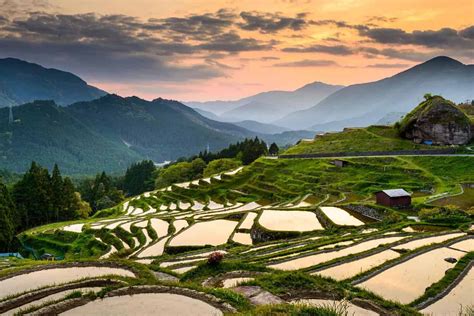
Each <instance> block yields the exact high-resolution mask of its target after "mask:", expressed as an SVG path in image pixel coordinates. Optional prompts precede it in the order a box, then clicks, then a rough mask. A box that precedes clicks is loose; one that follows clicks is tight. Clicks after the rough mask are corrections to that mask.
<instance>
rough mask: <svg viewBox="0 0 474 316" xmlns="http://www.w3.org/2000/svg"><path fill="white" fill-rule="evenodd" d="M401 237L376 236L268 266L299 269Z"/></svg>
mask: <svg viewBox="0 0 474 316" xmlns="http://www.w3.org/2000/svg"><path fill="white" fill-rule="evenodd" d="M401 239H403V237H386V238H378V239H373V240H369V241H364V242H361V243H359V244H357V245H354V246H349V247H346V248H343V249H341V250H335V251H331V252H322V253H318V254H315V255H309V256H304V257H301V258H297V259H293V260H289V261H284V262H281V263H276V264H272V265H270V266H269V267H270V268H274V269H279V270H299V269H304V268H308V267H311V266H315V265H317V264H320V263H323V262H327V261H330V260H334V259H338V258H342V257H345V256H348V255H352V254H356V253H360V252H364V251H367V250H371V249H374V248H376V247H378V246H380V245H383V244H389V243H393V242H396V241H399V240H401Z"/></svg>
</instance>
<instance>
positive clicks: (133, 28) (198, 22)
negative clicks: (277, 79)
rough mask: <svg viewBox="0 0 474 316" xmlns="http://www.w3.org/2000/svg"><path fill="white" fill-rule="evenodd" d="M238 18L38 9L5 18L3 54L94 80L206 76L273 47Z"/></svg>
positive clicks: (222, 13) (0, 32)
mask: <svg viewBox="0 0 474 316" xmlns="http://www.w3.org/2000/svg"><path fill="white" fill-rule="evenodd" d="M234 18H237V16H235V15H233V13H231V12H229V11H226V10H219V11H217V12H216V13H212V14H203V15H190V16H187V17H185V18H182V19H178V20H177V18H169V19H162V20H148V21H145V22H143V21H141V20H139V19H136V18H134V17H130V16H126V15H105V16H100V15H96V14H76V15H59V14H48V13H44V12H34V13H30V14H29V15H28V16H25V17H17V18H14V19H12V20H8V19H2V20H1V21H2V22H0V56H4V57H6V56H15V57H19V58H24V59H28V60H31V61H35V62H39V63H42V64H45V65H53V66H54V67H58V68H63V69H68V70H70V71H74V72H77V73H79V74H81V75H84V76H86V77H93V78H96V80H104V79H107V78H113V79H114V80H117V81H119V80H120V78H124V80H131V81H143V80H164V81H172V80H176V81H182V80H192V79H207V78H212V77H219V76H223V75H224V73H223V71H222V70H223V69H231V68H232V67H229V66H228V67H226V65H224V64H222V63H219V62H215V60H216V59H219V58H222V57H224V56H228V55H229V54H236V53H239V52H243V51H261V50H270V49H272V47H273V45H275V44H276V42H275V41H265V40H257V39H254V38H242V37H241V36H240V35H239V34H237V33H236V32H235V31H233V30H232V29H230V26H231V25H232V23H233V22H232V20H233V19H234ZM177 55H187V56H189V57H196V56H203V55H208V56H207V57H206V58H207V59H205V58H203V59H202V62H201V63H200V64H197V65H192V66H183V65H182V64H183V62H182V58H181V57H177ZM211 61H212V62H211ZM193 64H195V62H194V63H193Z"/></svg>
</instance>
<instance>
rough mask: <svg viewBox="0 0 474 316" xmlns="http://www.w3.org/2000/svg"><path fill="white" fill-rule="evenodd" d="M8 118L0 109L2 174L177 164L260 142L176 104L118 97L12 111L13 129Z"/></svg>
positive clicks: (32, 105) (41, 103)
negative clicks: (38, 168)
mask: <svg viewBox="0 0 474 316" xmlns="http://www.w3.org/2000/svg"><path fill="white" fill-rule="evenodd" d="M8 116H9V109H8V108H3V109H0V169H7V170H10V171H14V172H24V171H25V170H26V169H27V168H28V166H29V165H30V163H31V161H33V160H35V161H37V162H39V163H40V164H42V165H44V166H52V165H53V164H54V163H58V164H59V165H60V166H61V168H62V169H63V170H64V172H65V173H67V174H91V173H96V172H98V171H101V170H105V171H108V172H114V171H121V170H124V169H125V168H126V167H127V166H128V165H129V164H130V163H132V162H134V161H137V160H141V159H145V158H148V159H152V160H154V161H155V162H161V161H164V160H174V159H177V158H179V157H182V156H190V155H194V154H196V153H199V152H200V151H203V150H205V149H206V147H207V146H208V145H209V147H210V149H211V150H213V151H215V150H218V149H221V148H224V147H226V146H227V145H229V144H230V143H234V142H236V141H238V140H240V139H243V138H245V137H253V136H255V134H254V133H251V132H249V131H247V130H245V129H243V128H240V127H237V126H234V125H232V124H228V123H221V122H215V121H212V120H210V119H207V118H204V117H202V116H201V115H199V114H198V113H196V112H195V111H193V110H192V109H190V108H188V107H186V106H185V105H183V104H181V103H179V102H176V101H168V100H164V99H157V100H154V101H152V102H148V101H145V100H141V99H139V98H136V97H130V98H122V97H119V96H117V95H106V96H104V97H102V98H99V99H97V100H93V101H90V102H80V103H76V104H73V105H71V106H70V107H67V108H64V107H60V106H58V105H56V104H55V103H54V102H53V101H36V102H33V103H29V104H24V105H21V106H16V107H13V117H14V122H13V123H9V122H8Z"/></svg>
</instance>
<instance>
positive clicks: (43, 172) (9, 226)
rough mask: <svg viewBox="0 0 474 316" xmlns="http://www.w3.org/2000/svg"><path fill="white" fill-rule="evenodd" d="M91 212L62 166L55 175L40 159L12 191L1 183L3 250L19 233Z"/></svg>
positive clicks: (0, 240) (0, 244) (0, 225)
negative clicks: (65, 174) (61, 170)
mask: <svg viewBox="0 0 474 316" xmlns="http://www.w3.org/2000/svg"><path fill="white" fill-rule="evenodd" d="M90 212H91V209H90V206H89V204H88V203H87V202H85V201H83V200H82V198H81V195H80V193H79V192H77V190H76V188H75V186H74V184H73V182H72V180H71V179H70V178H68V177H62V175H61V172H60V170H59V167H58V166H57V165H55V166H54V168H53V171H52V174H50V173H49V171H48V169H46V168H43V167H42V166H40V165H39V164H37V163H36V162H33V163H32V164H31V167H30V169H29V170H28V171H27V172H26V173H25V174H24V175H23V177H21V179H20V180H19V181H18V182H16V183H15V184H14V185H13V187H12V188H11V189H10V190H8V189H7V187H6V186H5V185H4V184H3V183H1V182H0V251H9V250H12V248H13V247H14V244H15V243H14V241H15V238H14V237H15V234H16V233H18V232H21V231H24V230H26V229H29V228H32V227H35V226H39V225H44V224H49V223H53V222H59V221H67V220H72V219H77V218H85V217H87V216H88V215H89V213H90Z"/></svg>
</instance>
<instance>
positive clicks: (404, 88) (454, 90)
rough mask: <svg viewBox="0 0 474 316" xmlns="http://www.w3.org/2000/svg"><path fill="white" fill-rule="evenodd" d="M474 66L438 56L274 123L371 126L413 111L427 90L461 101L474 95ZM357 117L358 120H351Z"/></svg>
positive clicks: (310, 126)
mask: <svg viewBox="0 0 474 316" xmlns="http://www.w3.org/2000/svg"><path fill="white" fill-rule="evenodd" d="M473 86H474V66H473V65H465V64H462V63H460V62H458V61H456V60H454V59H451V58H449V57H436V58H433V59H431V60H429V61H427V62H425V63H422V64H420V65H417V66H415V67H413V68H410V69H408V70H406V71H404V72H401V73H399V74H396V75H394V76H392V77H389V78H385V79H382V80H379V81H375V82H370V83H365V84H356V85H351V86H348V87H345V88H343V89H341V90H339V91H337V92H335V93H333V94H332V95H330V96H329V97H327V98H326V99H324V100H322V101H321V102H319V103H318V104H316V105H314V106H313V107H311V108H309V109H307V110H303V111H299V112H295V113H292V114H289V115H288V116H286V117H284V118H282V119H281V120H277V121H275V122H274V123H275V124H277V125H281V126H285V127H288V128H296V127H298V128H306V129H314V130H320V129H321V124H323V123H325V124H326V129H325V130H327V131H334V130H340V129H341V127H340V125H336V126H334V128H331V122H333V121H342V120H345V122H346V123H345V124H346V125H345V126H346V127H354V126H368V125H371V124H374V123H376V122H377V121H378V120H380V119H381V118H383V117H384V116H385V115H387V114H389V113H390V112H404V113H407V112H408V111H410V110H411V105H412V104H418V103H420V102H421V101H422V96H423V95H424V94H426V93H432V94H436V95H441V96H443V97H444V98H447V99H450V100H452V101H453V102H456V103H459V102H462V101H464V100H466V99H473V98H474V92H473V91H474V90H473V89H472V87H473ZM351 120H354V122H351Z"/></svg>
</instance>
